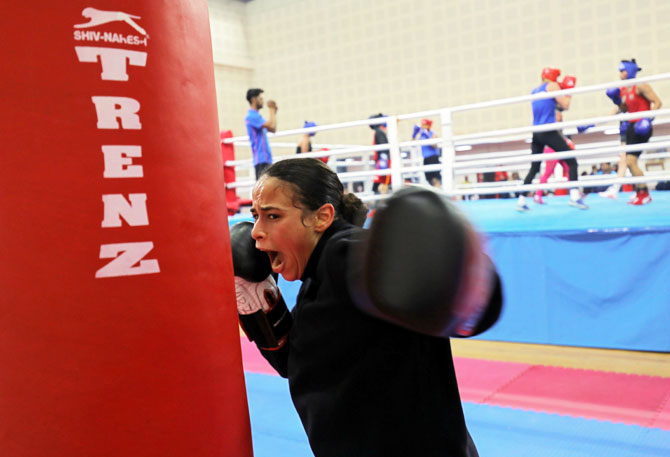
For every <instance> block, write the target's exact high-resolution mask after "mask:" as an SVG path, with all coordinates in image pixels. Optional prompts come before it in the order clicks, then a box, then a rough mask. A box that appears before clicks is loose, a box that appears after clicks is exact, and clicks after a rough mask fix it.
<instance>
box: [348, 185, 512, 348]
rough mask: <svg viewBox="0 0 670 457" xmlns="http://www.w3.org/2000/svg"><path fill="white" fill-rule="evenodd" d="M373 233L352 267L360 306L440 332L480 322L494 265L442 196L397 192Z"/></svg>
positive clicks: (465, 330)
mask: <svg viewBox="0 0 670 457" xmlns="http://www.w3.org/2000/svg"><path fill="white" fill-rule="evenodd" d="M368 232H369V234H368V236H367V239H366V240H364V242H363V243H362V249H361V251H360V254H359V255H354V256H353V257H352V259H353V263H352V264H351V266H350V268H349V271H350V272H351V275H352V276H351V277H350V279H349V280H350V283H351V286H350V287H351V289H352V293H353V296H354V300H355V302H356V304H357V306H358V307H359V308H360V309H361V310H362V311H364V312H366V313H367V314H370V315H372V316H375V317H378V318H381V319H384V320H387V321H390V322H392V323H394V324H397V325H400V326H403V327H406V328H409V329H410V330H414V331H416V332H419V333H424V334H428V335H433V336H439V337H448V336H470V335H472V334H473V333H476V330H477V329H481V328H482V326H481V325H479V324H480V323H481V322H482V318H483V317H484V315H485V314H487V310H488V307H489V306H490V304H491V297H492V296H493V295H494V291H495V290H497V289H496V288H497V286H498V280H497V274H496V272H495V267H494V266H493V263H492V262H491V260H490V259H489V258H488V257H487V256H486V254H484V252H483V251H482V247H481V244H480V241H479V237H478V235H477V233H476V232H475V231H474V229H473V228H472V226H471V225H470V223H469V222H468V221H467V220H466V219H465V218H464V217H463V216H462V215H461V214H460V212H459V211H458V210H457V209H456V208H455V207H454V206H453V205H452V204H451V203H449V202H447V201H446V200H445V198H444V197H442V196H440V195H438V194H436V193H435V192H433V191H431V190H426V189H422V188H416V187H414V188H413V187H408V188H405V189H403V190H401V191H398V192H396V193H395V194H394V195H393V197H391V198H389V199H388V200H386V201H385V202H384V204H382V205H381V206H380V207H378V208H377V210H376V212H375V216H374V218H373V220H372V225H371V227H370V230H369V231H368ZM354 273H355V275H354ZM496 305H497V307H498V310H497V313H498V314H496V315H495V316H494V317H493V318H492V319H493V322H495V319H497V317H498V315H499V308H500V302H497V303H496ZM488 314H489V315H491V314H495V312H492V313H488ZM488 318H489V316H487V319H488ZM493 322H490V324H488V326H490V325H492V323H493Z"/></svg>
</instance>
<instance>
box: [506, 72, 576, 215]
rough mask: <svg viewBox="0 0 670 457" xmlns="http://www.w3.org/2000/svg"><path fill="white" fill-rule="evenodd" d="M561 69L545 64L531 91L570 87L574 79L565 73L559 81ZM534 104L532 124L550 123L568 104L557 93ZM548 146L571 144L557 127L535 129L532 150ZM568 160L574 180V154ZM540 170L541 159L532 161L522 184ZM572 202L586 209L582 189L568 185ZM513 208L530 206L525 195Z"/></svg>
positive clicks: (558, 147) (539, 151) (558, 148)
mask: <svg viewBox="0 0 670 457" xmlns="http://www.w3.org/2000/svg"><path fill="white" fill-rule="evenodd" d="M560 74H561V70H559V69H558V68H550V67H546V68H544V69H542V77H541V78H542V84H540V85H539V86H538V87H536V88H535V89H533V91H532V93H533V94H539V93H542V92H553V91H558V90H562V89H570V88H573V87H575V83H576V81H577V79H576V78H575V77H574V76H566V77H565V78H563V80H562V81H558V77H559V76H560ZM532 106H533V125H543V124H553V123H555V122H556V110H559V111H564V110H567V109H569V108H570V96H565V95H563V96H558V97H554V98H544V99H541V100H534V101H533V102H532ZM546 146H549V147H550V148H551V149H553V150H554V151H556V152H562V151H569V150H570V146H569V145H568V143H567V142H566V141H565V137H564V136H563V135H562V134H561V133H560V132H559V131H558V130H550V131H548V132H534V133H533V140H532V143H531V152H532V154H542V153H543V152H544V148H545V147H546ZM564 160H565V162H566V163H567V164H568V169H569V175H570V176H569V179H570V181H577V178H578V176H577V160H576V159H575V158H574V157H571V158H569V159H564ZM539 171H540V162H539V161H536V162H532V163H531V166H530V170H529V171H528V174H527V175H526V178H525V179H524V180H523V183H524V184H530V183H531V182H532V181H533V178H535V175H537V173H538V172H539ZM569 204H570V205H571V206H575V207H577V208H580V209H588V206H587V205H586V204H585V203H584V201H583V199H582V194H581V192H580V191H579V190H578V189H576V188H573V189H570V201H569ZM516 209H517V210H518V211H529V210H530V208H529V207H528V205H527V204H526V197H525V196H524V195H519V200H518V202H517V207H516Z"/></svg>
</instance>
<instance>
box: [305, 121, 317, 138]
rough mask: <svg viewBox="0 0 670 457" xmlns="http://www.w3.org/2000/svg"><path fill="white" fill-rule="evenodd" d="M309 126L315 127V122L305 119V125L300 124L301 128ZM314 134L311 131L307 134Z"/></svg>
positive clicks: (314, 133)
mask: <svg viewBox="0 0 670 457" xmlns="http://www.w3.org/2000/svg"><path fill="white" fill-rule="evenodd" d="M310 127H316V122H312V121H305V125H303V126H302V128H304V129H308V128H310ZM314 135H316V132H312V133H310V134H309V136H314Z"/></svg>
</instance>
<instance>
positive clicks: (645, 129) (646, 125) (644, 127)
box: [635, 117, 651, 136]
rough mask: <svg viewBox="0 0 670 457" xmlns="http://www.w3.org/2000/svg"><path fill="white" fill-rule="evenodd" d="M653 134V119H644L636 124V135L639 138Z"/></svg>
mask: <svg viewBox="0 0 670 457" xmlns="http://www.w3.org/2000/svg"><path fill="white" fill-rule="evenodd" d="M649 133H651V119H649V118H646V117H645V118H643V119H640V120H639V121H637V122H636V123H635V134H636V135H639V136H647V135H649Z"/></svg>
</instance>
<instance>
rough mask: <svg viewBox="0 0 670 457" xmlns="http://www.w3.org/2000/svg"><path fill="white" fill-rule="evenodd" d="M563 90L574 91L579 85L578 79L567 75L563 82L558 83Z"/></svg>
mask: <svg viewBox="0 0 670 457" xmlns="http://www.w3.org/2000/svg"><path fill="white" fill-rule="evenodd" d="M558 85H559V86H560V87H561V89H563V90H565V89H572V88H573V87H575V86H576V85H577V78H576V77H574V76H570V75H566V76H565V78H563V80H562V81H561V82H559V83H558Z"/></svg>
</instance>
